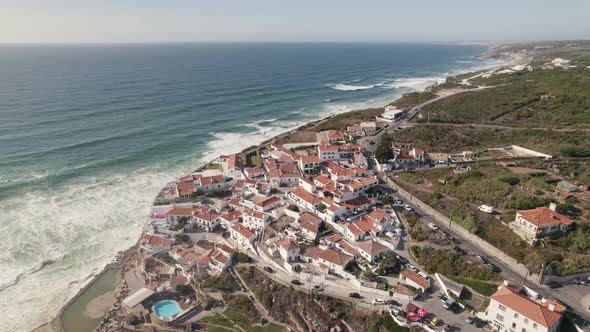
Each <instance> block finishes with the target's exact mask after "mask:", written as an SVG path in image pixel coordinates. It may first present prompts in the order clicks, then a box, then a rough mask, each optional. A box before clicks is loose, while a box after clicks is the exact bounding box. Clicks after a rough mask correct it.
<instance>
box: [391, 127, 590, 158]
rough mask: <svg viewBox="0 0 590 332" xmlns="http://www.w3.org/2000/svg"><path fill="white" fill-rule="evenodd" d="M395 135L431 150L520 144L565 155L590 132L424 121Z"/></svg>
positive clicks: (587, 140)
mask: <svg viewBox="0 0 590 332" xmlns="http://www.w3.org/2000/svg"><path fill="white" fill-rule="evenodd" d="M392 136H393V137H392V138H393V139H394V140H396V141H402V142H412V143H413V144H414V145H415V146H416V147H419V148H422V149H425V150H426V151H430V152H444V153H450V152H461V151H478V150H482V149H485V148H493V147H502V146H506V145H519V146H523V147H526V148H529V149H533V150H536V151H539V152H544V153H548V154H550V155H553V156H562V155H563V153H564V152H567V151H566V149H568V148H571V147H579V146H585V145H586V144H587V143H586V142H590V132H588V131H582V130H574V131H557V130H544V129H511V128H491V127H480V126H469V125H463V126H458V125H442V124H424V125H419V126H414V127H410V128H407V129H404V130H401V131H399V132H397V133H395V134H393V135H392Z"/></svg>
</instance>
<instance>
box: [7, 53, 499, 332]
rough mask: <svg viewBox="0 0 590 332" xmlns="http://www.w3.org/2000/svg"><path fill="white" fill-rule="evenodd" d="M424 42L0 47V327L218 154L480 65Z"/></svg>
mask: <svg viewBox="0 0 590 332" xmlns="http://www.w3.org/2000/svg"><path fill="white" fill-rule="evenodd" d="M485 50H486V47H484V46H478V45H431V44H338V43H334V44H303V43H302V44H278V43H277V44H275V43H271V44H167V45H164V44H161V45H84V46H73V45H67V46H66V45H60V46H48V45H46V46H23V45H18V46H17V45H3V46H0V204H2V206H3V212H4V213H3V214H2V215H0V232H1V233H2V234H4V235H5V236H6V237H5V240H4V241H0V312H3V314H2V315H0V316H1V318H0V331H3V330H4V329H6V331H9V330H10V331H13V330H30V329H32V328H34V327H36V326H39V325H42V324H43V323H45V322H47V321H48V320H49V319H50V318H51V317H52V316H53V315H54V314H55V313H56V312H57V310H58V308H59V306H60V305H61V304H62V303H63V302H64V300H65V299H66V298H67V297H68V296H71V295H72V293H73V292H75V290H76V289H78V288H79V287H80V285H81V284H82V283H83V282H84V281H85V279H86V278H87V277H88V276H89V275H90V274H91V273H95V272H96V271H98V270H99V269H100V268H102V266H104V264H105V263H107V262H109V261H110V260H111V259H112V258H113V257H114V256H115V254H116V253H117V251H119V250H123V249H126V248H128V247H129V246H130V245H132V244H133V243H134V242H135V241H136V239H137V236H138V234H139V232H140V228H141V225H142V223H143V221H144V218H145V215H146V213H147V211H148V208H149V203H150V201H151V199H152V198H153V196H154V195H155V194H156V192H157V190H158V189H159V188H160V187H162V186H163V185H164V184H165V183H166V182H168V181H171V180H173V179H174V178H175V177H177V176H178V175H180V174H182V173H183V172H187V171H190V170H191V169H194V168H196V167H197V166H199V165H200V164H202V163H203V162H204V161H206V160H208V159H210V158H212V157H213V156H215V155H218V154H221V153H228V152H237V151H239V150H241V149H242V148H245V147H247V146H250V145H253V144H256V143H259V142H260V141H262V140H264V139H266V138H269V137H271V136H274V135H276V134H278V133H280V132H283V131H286V130H288V129H290V128H293V127H294V126H297V125H300V124H302V123H303V122H305V121H309V120H314V119H318V118H320V117H322V116H325V115H327V114H331V113H337V112H343V111H347V110H352V109H360V108H365V107H369V106H382V105H384V104H386V103H387V102H389V101H391V100H393V99H395V98H396V97H398V96H400V95H401V94H402V93H406V92H411V91H416V90H419V89H422V88H424V87H426V86H427V85H430V84H432V83H434V82H436V81H437V80H439V79H441V78H444V77H445V76H447V75H451V74H454V73H458V72H462V71H467V70H469V69H473V68H478V67H484V66H490V65H492V63H490V62H489V61H487V60H482V59H479V58H477V57H476V56H477V55H478V54H480V53H481V52H484V51H485Z"/></svg>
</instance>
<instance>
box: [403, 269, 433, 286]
mask: <svg viewBox="0 0 590 332" xmlns="http://www.w3.org/2000/svg"><path fill="white" fill-rule="evenodd" d="M400 275H402V276H404V277H406V278H407V279H410V280H412V281H413V282H415V283H416V284H418V285H420V286H421V287H423V288H428V287H429V286H430V281H429V280H426V279H425V278H424V277H422V276H421V275H419V274H418V273H416V272H414V271H412V270H410V269H404V270H403V271H402V272H400Z"/></svg>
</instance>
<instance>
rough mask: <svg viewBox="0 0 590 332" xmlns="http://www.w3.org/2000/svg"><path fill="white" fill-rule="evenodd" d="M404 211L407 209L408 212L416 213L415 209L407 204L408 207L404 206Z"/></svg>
mask: <svg viewBox="0 0 590 332" xmlns="http://www.w3.org/2000/svg"><path fill="white" fill-rule="evenodd" d="M404 209H406V211H408V212H414V208H412V207H411V206H409V205H408V204H406V206H404Z"/></svg>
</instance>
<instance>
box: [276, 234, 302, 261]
mask: <svg viewBox="0 0 590 332" xmlns="http://www.w3.org/2000/svg"><path fill="white" fill-rule="evenodd" d="M275 244H276V246H277V249H278V252H279V254H280V255H281V257H282V258H283V260H285V261H286V262H293V261H297V260H299V253H300V251H301V248H299V246H298V245H297V244H296V243H295V242H293V241H292V240H290V239H288V238H282V239H280V240H278V241H277V242H276V243H275Z"/></svg>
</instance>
